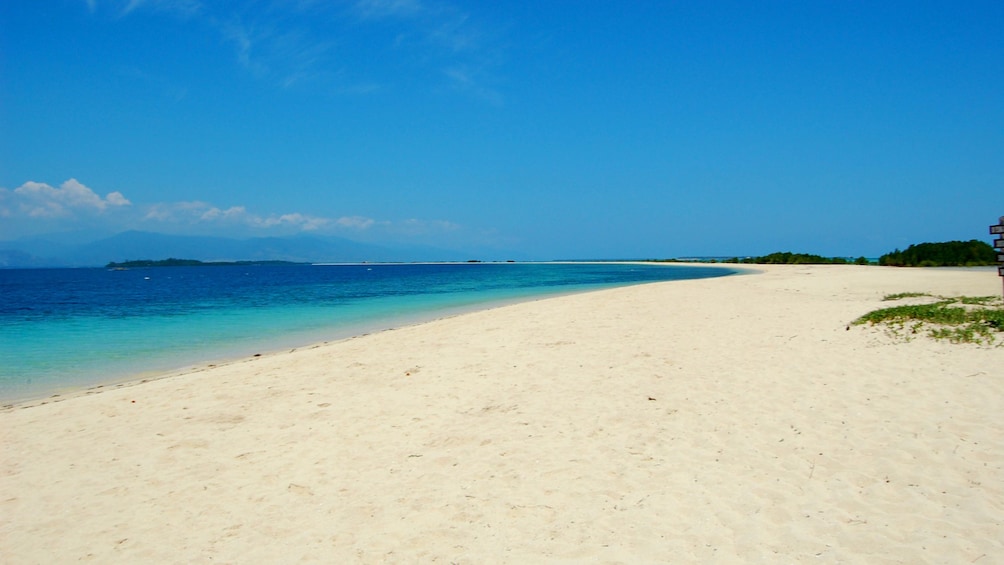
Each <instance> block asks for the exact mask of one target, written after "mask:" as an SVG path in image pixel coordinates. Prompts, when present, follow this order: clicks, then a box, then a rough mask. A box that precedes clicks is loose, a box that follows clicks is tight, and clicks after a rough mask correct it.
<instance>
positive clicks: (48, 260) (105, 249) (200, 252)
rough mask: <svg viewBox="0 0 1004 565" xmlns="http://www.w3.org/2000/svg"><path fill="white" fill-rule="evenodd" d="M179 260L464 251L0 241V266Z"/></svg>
mask: <svg viewBox="0 0 1004 565" xmlns="http://www.w3.org/2000/svg"><path fill="white" fill-rule="evenodd" d="M168 257H184V258H186V259H195V260H199V261H290V262H297V263H318V262H331V263H341V262H345V263H348V262H363V261H370V262H388V261H404V262H407V261H460V260H467V259H470V258H471V257H472V255H471V252H470V251H469V250H468V251H452V250H444V249H437V248H432V247H420V246H415V247H403V246H398V247H384V246H379V245H372V244H367V243H360V242H356V241H351V240H348V239H344V238H339V237H327V236H308V235H298V236H292V237H258V238H249V239H233V238H225V237H208V236H180V235H166V234H159V233H151V232H141V231H129V232H123V233H119V234H115V235H112V236H110V237H105V238H102V239H99V240H97V241H92V242H84V243H80V244H71V243H66V242H65V241H61V240H58V239H56V240H51V239H47V238H45V237H37V238H31V239H25V240H17V241H8V242H0V267H98V266H103V265H106V264H108V263H111V262H116V263H121V262H125V261H134V260H140V259H165V258H168Z"/></svg>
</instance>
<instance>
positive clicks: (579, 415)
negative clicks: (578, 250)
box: [0, 266, 1004, 564]
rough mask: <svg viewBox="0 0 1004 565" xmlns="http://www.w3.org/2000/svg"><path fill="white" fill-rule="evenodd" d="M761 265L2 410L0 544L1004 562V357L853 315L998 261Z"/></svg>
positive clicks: (982, 290) (103, 550) (952, 288)
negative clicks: (864, 322) (899, 332)
mask: <svg viewBox="0 0 1004 565" xmlns="http://www.w3.org/2000/svg"><path fill="white" fill-rule="evenodd" d="M670 268H671V267H670ZM764 271H765V272H763V273H762V274H757V275H748V276H734V277H726V278H718V279H709V280H699V281H683V282H670V283H659V284H651V285H642V286H635V287H629V288H620V289H615V290H607V291H600V292H593V293H588V294H580V295H573V296H565V297H560V298H553V299H547V300H541V301H536V302H530V303H524V304H518V305H514V306H506V307H502V308H497V309H493V310H489V311H483V312H477V313H472V314H465V315H462V316H457V317H454V318H448V319H443V320H439V321H435V322H431V323H426V324H421V325H417V326H413V327H406V328H401V329H397V330H391V331H385V332H380V333H376V334H373V335H368V336H363V337H359V338H355V339H350V340H346V341H341V342H336V343H330V344H326V345H321V346H315V347H308V348H302V349H300V350H297V351H294V352H289V353H282V354H275V355H266V356H262V357H258V358H253V359H247V360H243V361H239V362H235V363H231V364H227V365H223V366H218V367H213V368H207V369H205V370H199V371H195V372H191V373H188V374H183V375H175V376H171V377H169V378H164V379H160V380H157V381H153V382H148V383H144V384H139V385H135V386H125V387H118V388H116V387H106V388H104V389H102V390H101V391H90V392H89V393H86V394H80V395H75V396H73V397H69V398H63V399H62V400H61V401H55V402H53V401H50V402H48V403H45V404H38V403H36V404H34V405H21V406H15V407H13V408H10V409H7V410H4V411H2V412H0V442H2V443H0V445H2V452H0V453H2V470H0V561H3V562H5V563H68V562H76V561H78V560H79V561H85V562H87V561H92V562H96V563H111V562H115V563H209V562H213V563H295V562H319V563H351V562H365V563H384V562H402V563H535V562H583V563H653V562H672V563H705V562H718V563H791V562H795V563H802V562H806V563H869V564H872V563H911V564H913V563H981V564H982V563H987V564H989V563H1004V348H991V347H981V346H975V345H964V344H963V345H953V344H950V343H942V342H935V341H932V340H929V339H926V338H917V339H913V340H912V341H909V342H906V341H899V340H895V339H893V338H891V337H890V336H888V335H886V334H885V333H883V332H882V331H881V330H879V329H875V328H868V327H862V326H855V327H850V328H849V329H848V324H849V323H850V322H851V321H852V320H853V319H855V318H856V317H858V316H859V315H861V314H864V313H866V312H868V311H870V310H874V309H876V308H879V307H883V306H886V305H888V303H883V302H881V299H882V297H883V296H884V295H885V294H888V293H895V292H905V291H926V292H934V293H940V294H968V295H991V294H999V293H1000V291H1001V282H1000V279H999V278H998V277H997V276H996V273H995V272H992V271H964V270H916V269H889V268H880V267H857V266H806V267H800V266H791V267H788V266H780V267H770V268H766V269H764Z"/></svg>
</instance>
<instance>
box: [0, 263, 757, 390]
mask: <svg viewBox="0 0 1004 565" xmlns="http://www.w3.org/2000/svg"><path fill="white" fill-rule="evenodd" d="M609 262H610V263H617V264H627V265H630V264H638V265H655V266H664V265H662V264H660V263H654V262H653V263H649V262H642V261H609ZM547 263H555V264H565V263H573V262H571V261H550V262H547ZM578 263H590V264H597V263H601V262H598V261H579V262H578ZM409 264H427V265H447V264H460V265H466V264H468V263H466V262H456V263H450V262H425V263H316V264H312V265H319V266H387V265H389V266H396V265H409ZM470 264H471V265H488V264H496V263H491V262H477V263H470ZM498 264H532V262H515V261H514V262H498ZM305 265H306V264H305ZM667 265H669V266H672V265H679V266H687V267H708V268H719V269H726V270H730V271H734V272H733V273H730V274H728V275H724V276H733V275H743V274H755V273H756V272H757V271H756V270H755V269H750V268H744V267H741V266H734V265H725V264H720V265H719V264H704V263H670V264H667ZM144 268H153V269H155V268H157V267H144ZM637 284H652V283H630V284H626V285H623V286H635V285H637ZM609 288H618V286H613V287H599V288H592V289H590V288H586V289H578V290H570V291H564V290H558V291H551V292H547V293H544V294H534V295H531V296H515V297H509V298H494V299H490V300H485V301H483V302H482V301H479V302H477V303H473V304H466V305H454V306H445V307H443V306H441V307H437V308H436V309H433V310H429V311H427V312H417V313H415V312H413V313H410V314H402V315H399V316H395V317H392V318H381V319H376V320H373V321H368V322H365V323H357V324H354V325H352V326H347V327H338V328H335V327H332V328H327V329H324V330H316V331H313V332H308V333H302V334H299V335H300V338H299V339H298V338H293V337H290V336H286V337H284V338H281V339H279V340H278V343H277V344H273V345H271V346H268V347H254V348H248V347H246V346H245V347H235V348H233V349H232V350H229V349H228V351H229V352H230V353H228V354H224V355H221V356H218V357H205V356H195V357H186V358H184V359H180V358H179V362H178V363H174V364H172V363H167V362H165V361H161V362H160V364H161V365H170V366H168V367H165V368H163V369H155V370H149V371H130V372H128V373H122V374H121V375H118V376H115V377H111V378H109V379H107V380H102V381H101V382H97V383H93V384H86V385H77V384H65V385H61V386H60V387H58V388H53V389H49V390H45V391H43V392H39V393H33V394H28V395H23V396H20V397H9V398H0V410H9V409H17V408H25V407H30V406H36V405H43V404H49V403H54V402H65V401H66V400H69V399H72V398H76V397H79V396H89V395H92V394H98V393H101V392H105V391H107V390H114V389H119V388H125V387H131V386H136V385H140V384H144V383H148V382H151V381H157V380H161V379H166V378H173V377H179V376H184V375H188V374H191V373H201V372H205V371H207V370H211V369H215V368H217V367H224V366H228V365H233V364H236V363H242V362H246V361H250V360H253V359H255V358H259V357H268V356H273V355H281V354H283V353H294V352H296V351H297V350H302V349H314V348H316V347H321V346H325V345H329V344H333V343H338V342H341V341H345V340H350V339H355V338H358V337H364V336H367V335H371V334H374V333H380V332H384V331H392V330H395V329H399V328H403V327H409V326H415V325H421V324H426V323H429V322H434V321H437V320H440V319H447V318H452V317H455V316H462V315H465V314H470V313H473V312H479V311H483V310H493V309H495V308H501V307H505V306H510V305H514V304H520V303H523V302H535V301H538V300H547V299H550V298H558V297H561V296H568V295H574V294H582V293H589V292H596V291H598V290H606V289H609ZM308 336H309V337H308ZM245 350H246V351H245ZM251 351H255V352H254V353H251Z"/></svg>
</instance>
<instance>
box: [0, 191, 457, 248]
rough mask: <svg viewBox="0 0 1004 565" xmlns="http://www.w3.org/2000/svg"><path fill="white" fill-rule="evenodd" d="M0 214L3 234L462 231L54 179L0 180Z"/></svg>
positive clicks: (402, 234) (425, 234) (423, 234)
mask: <svg viewBox="0 0 1004 565" xmlns="http://www.w3.org/2000/svg"><path fill="white" fill-rule="evenodd" d="M0 218H2V219H3V221H2V222H0V234H2V235H3V236H4V237H7V238H17V237H23V236H26V235H33V234H43V233H50V232H56V231H67V230H74V229H85V228H86V229H93V228H99V229H100V230H101V231H103V232H115V231H125V230H144V231H153V232H160V233H176V234H177V233H184V234H206V235H208V234H212V235H222V236H229V237H247V236H257V235H274V236H283V235H293V234H298V233H315V234H324V235H340V236H345V237H349V238H360V239H361V240H367V241H394V240H405V239H406V240H408V241H411V242H415V241H426V242H430V243H434V242H436V241H437V240H439V239H440V238H443V237H445V238H448V239H449V238H456V237H464V234H465V233H466V230H465V229H464V228H463V227H461V226H460V225H458V224H456V223H453V222H449V221H445V220H422V219H417V218H412V219H408V220H403V221H390V220H380V219H374V218H370V217H366V216H359V215H344V216H322V215H314V214H309V213H303V212H297V211H289V212H280V213H260V212H258V211H254V210H249V209H248V208H247V207H246V206H243V205H231V206H218V205H215V204H213V203H211V202H207V201H204V200H190V201H176V202H159V203H153V204H149V203H146V204H134V203H132V202H131V201H130V200H129V199H128V198H126V197H125V195H123V194H122V193H121V192H109V193H107V194H106V195H104V196H101V195H99V194H98V193H96V192H95V191H94V190H92V189H91V188H89V187H87V186H86V185H84V184H83V183H81V182H80V181H78V180H76V179H69V180H67V181H66V182H64V183H62V184H60V185H59V186H51V185H49V184H46V183H42V182H35V181H29V182H26V183H24V184H22V185H21V186H19V187H17V188H15V189H13V190H9V189H6V188H2V187H0Z"/></svg>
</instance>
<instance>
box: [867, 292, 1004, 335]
mask: <svg viewBox="0 0 1004 565" xmlns="http://www.w3.org/2000/svg"><path fill="white" fill-rule="evenodd" d="M917 296H932V295H928V294H925V293H917V292H903V293H899V294H890V295H889V296H886V297H885V299H884V300H898V299H900V298H910V297H917ZM934 298H937V299H938V301H937V302H934V303H932V304H915V305H903V306H893V307H891V308H882V309H880V310H875V311H874V312H869V313H868V314H865V315H864V316H861V317H860V318H858V319H857V320H854V322H853V323H854V325H861V324H870V325H872V326H874V325H882V326H885V327H886V328H887V329H888V330H889V331H890V332H891V333H892V334H893V335H895V336H898V337H906V338H907V339H908V340H909V339H910V338H911V336H913V335H915V334H921V333H924V332H926V334H927V335H928V336H929V337H932V338H935V339H947V340H949V341H951V342H952V343H978V344H985V345H995V344H998V342H999V341H1001V339H1002V338H1004V304H1002V303H1001V299H1000V298H997V297H994V296H976V297H973V296H962V297H956V298H945V297H941V296H937V297H934ZM904 334H905V335H904Z"/></svg>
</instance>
